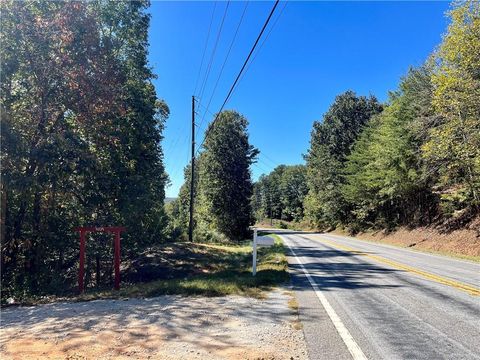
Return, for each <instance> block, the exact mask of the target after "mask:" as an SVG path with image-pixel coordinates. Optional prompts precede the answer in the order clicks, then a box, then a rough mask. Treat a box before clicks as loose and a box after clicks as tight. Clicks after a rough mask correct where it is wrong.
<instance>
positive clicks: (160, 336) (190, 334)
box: [0, 289, 307, 360]
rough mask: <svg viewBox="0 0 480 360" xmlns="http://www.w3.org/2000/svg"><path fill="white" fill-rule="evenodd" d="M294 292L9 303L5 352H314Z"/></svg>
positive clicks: (94, 355)
mask: <svg viewBox="0 0 480 360" xmlns="http://www.w3.org/2000/svg"><path fill="white" fill-rule="evenodd" d="M292 298H293V294H292V293H291V292H290V291H285V290H284V289H277V290H274V291H271V292H269V293H268V294H267V297H266V298H265V299H261V300H259V299H253V298H247V297H242V296H224V297H215V298H205V297H181V296H173V295H170V296H160V297H156V298H149V299H125V300H96V301H91V302H79V303H55V304H48V305H40V306H35V307H20V308H7V309H4V310H2V313H1V334H0V357H1V358H2V359H4V360H6V359H22V360H23V359H26V360H28V359H39V358H51V359H69V360H77V359H127V358H128V359H209V360H214V359H265V360H267V359H307V350H306V346H305V341H304V338H303V331H302V330H301V326H299V323H298V316H297V312H296V309H294V308H292V307H291V306H290V307H289V305H288V303H289V301H290V304H291V303H292Z"/></svg>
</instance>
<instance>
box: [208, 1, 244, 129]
mask: <svg viewBox="0 0 480 360" xmlns="http://www.w3.org/2000/svg"><path fill="white" fill-rule="evenodd" d="M247 7H248V1H247V2H246V3H245V7H244V8H243V12H242V16H241V17H240V20H239V22H238V25H237V29H236V30H235V34H234V35H233V38H232V41H231V42H230V47H229V48H228V51H227V55H226V56H225V60H224V61H223V64H222V68H221V69H220V73H219V74H218V77H217V81H216V82H215V86H214V87H213V90H212V95H211V96H210V99H209V100H208V104H207V110H208V109H209V108H210V104H211V102H212V99H213V96H214V95H215V91H216V90H217V86H218V83H219V81H220V78H221V77H222V73H223V69H224V68H225V64H226V63H227V60H228V57H229V56H230V52H231V51H232V47H233V44H234V43H235V39H236V38H237V34H238V30H239V29H240V26H241V25H242V21H243V18H244V16H245V12H246V11H247ZM205 115H206V112H204V113H203V116H202V120H200V125H199V127H200V126H202V124H203V121H204V120H205Z"/></svg>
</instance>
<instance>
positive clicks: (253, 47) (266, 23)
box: [197, 0, 280, 152]
mask: <svg viewBox="0 0 480 360" xmlns="http://www.w3.org/2000/svg"><path fill="white" fill-rule="evenodd" d="M279 2H280V0H276V1H275V4H274V5H273V7H272V10H271V11H270V14H269V15H268V18H267V20H266V21H265V24H263V27H262V30H261V31H260V33H259V34H258V36H257V39H256V40H255V43H254V44H253V46H252V49H251V50H250V52H249V54H248V56H247V58H246V59H245V61H244V63H243V66H242V68H241V69H240V71H239V73H238V75H237V77H236V78H235V81H234V82H233V85H232V86H231V87H230V91H229V92H228V95H227V96H226V98H225V100H224V102H223V104H222V106H221V107H220V110H219V111H218V113H217V115H216V116H215V119H213V122H212V124H214V123H215V122H216V121H217V119H218V116H219V115H220V113H221V112H222V110H223V108H224V107H225V104H226V103H227V101H228V100H229V98H230V96H231V95H232V93H233V90H234V89H235V86H236V85H237V82H238V79H239V78H240V76H242V73H243V70H245V67H246V65H247V63H248V60H250V57H251V56H252V53H253V52H254V51H255V48H256V47H257V44H258V42H259V41H260V38H261V37H262V34H263V33H264V31H265V29H266V27H267V25H268V23H269V22H270V19H271V18H272V15H273V13H274V12H275V9H276V8H277V6H278V3H279ZM207 135H208V129H207V133H206V134H205V136H204V137H203V140H202V142H201V144H200V146H199V147H198V149H197V152H198V151H199V149H200V148H201V147H202V145H203V143H204V142H205V139H206V137H207Z"/></svg>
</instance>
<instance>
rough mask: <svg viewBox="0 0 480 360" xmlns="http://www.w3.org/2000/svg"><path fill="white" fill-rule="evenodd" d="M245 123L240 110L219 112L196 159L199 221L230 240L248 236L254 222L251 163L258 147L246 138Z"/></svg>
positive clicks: (246, 124)
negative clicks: (197, 163) (200, 153)
mask: <svg viewBox="0 0 480 360" xmlns="http://www.w3.org/2000/svg"><path fill="white" fill-rule="evenodd" d="M247 126H248V122H247V119H245V118H244V117H243V116H242V115H240V114H239V113H237V112H235V111H224V112H222V113H221V114H220V115H219V116H218V117H217V119H216V121H214V122H212V123H211V124H210V125H209V127H208V129H207V136H206V139H205V143H204V144H203V152H202V156H201V160H200V162H199V189H198V192H199V195H198V205H197V209H198V212H199V215H200V218H201V221H202V222H203V225H204V226H205V227H206V228H208V229H210V230H214V231H218V232H220V233H221V234H223V235H225V236H226V237H227V238H229V239H232V240H240V239H244V238H245V237H246V236H248V234H249V233H248V227H249V226H250V225H251V224H252V223H253V215H252V207H251V203H250V199H251V197H252V193H253V185H252V181H251V178H250V165H251V164H252V163H253V162H254V161H255V157H256V156H257V154H258V150H257V149H255V148H254V147H253V146H252V145H250V144H249V142H248V134H247Z"/></svg>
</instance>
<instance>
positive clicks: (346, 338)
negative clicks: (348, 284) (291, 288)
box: [285, 241, 367, 360]
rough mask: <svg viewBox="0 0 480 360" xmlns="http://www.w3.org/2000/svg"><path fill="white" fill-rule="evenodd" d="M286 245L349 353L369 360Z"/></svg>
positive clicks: (357, 358)
mask: <svg viewBox="0 0 480 360" xmlns="http://www.w3.org/2000/svg"><path fill="white" fill-rule="evenodd" d="M285 244H286V245H287V246H288V248H289V249H290V251H291V252H292V254H293V256H294V257H295V260H296V261H297V263H298V264H299V265H300V266H301V268H302V271H303V273H304V274H305V276H306V277H307V279H308V281H309V282H310V285H312V288H313V290H314V291H315V294H316V295H317V297H318V300H320V303H321V304H322V306H323V307H324V309H325V311H326V312H327V314H328V316H329V317H330V320H332V322H333V325H334V326H335V328H336V329H337V332H338V334H339V335H340V337H341V338H342V340H343V342H344V343H345V345H346V346H347V349H348V351H350V354H352V357H353V359H354V360H367V357H366V356H365V354H364V353H363V351H362V349H360V346H358V344H357V342H356V341H355V339H354V338H353V336H352V335H351V334H350V332H349V331H348V329H347V328H346V327H345V325H344V324H343V322H342V320H340V318H339V317H338V315H337V313H336V312H335V310H333V308H332V306H331V305H330V303H329V302H328V300H327V298H326V297H325V295H324V294H323V293H322V291H321V290H320V288H319V287H318V285H317V284H316V283H315V281H314V280H313V278H312V276H311V275H310V274H309V273H308V272H307V270H306V269H305V267H304V266H303V264H302V262H301V261H300V259H299V258H298V257H297V254H295V251H293V249H292V247H291V246H290V245H289V244H288V243H287V241H285Z"/></svg>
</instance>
